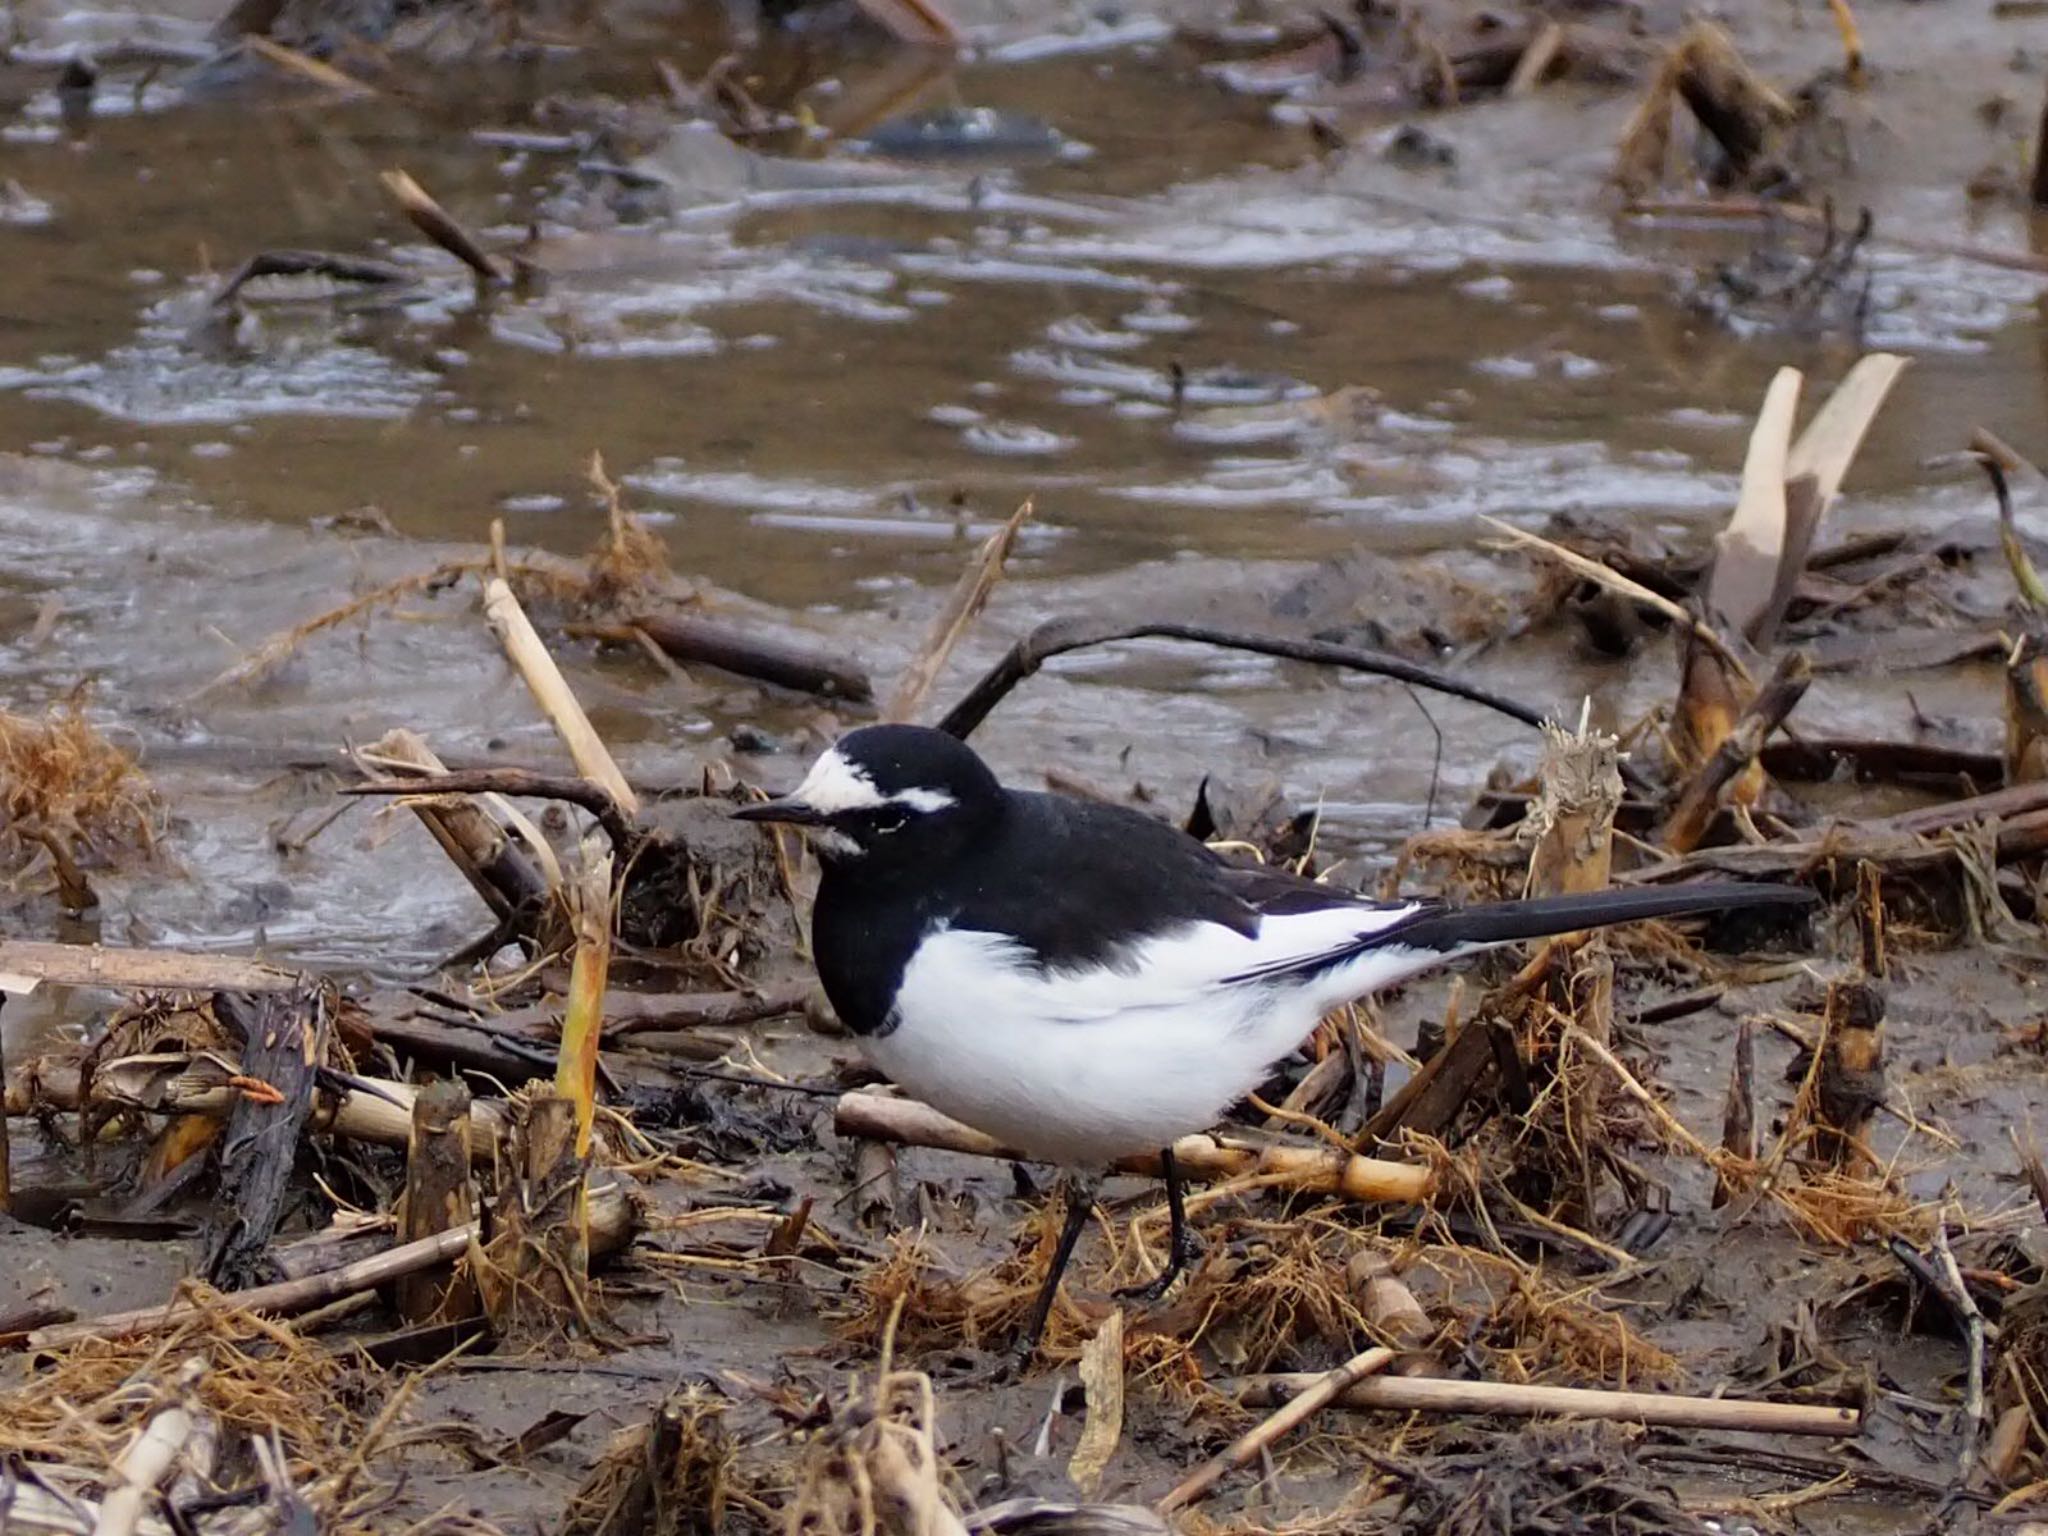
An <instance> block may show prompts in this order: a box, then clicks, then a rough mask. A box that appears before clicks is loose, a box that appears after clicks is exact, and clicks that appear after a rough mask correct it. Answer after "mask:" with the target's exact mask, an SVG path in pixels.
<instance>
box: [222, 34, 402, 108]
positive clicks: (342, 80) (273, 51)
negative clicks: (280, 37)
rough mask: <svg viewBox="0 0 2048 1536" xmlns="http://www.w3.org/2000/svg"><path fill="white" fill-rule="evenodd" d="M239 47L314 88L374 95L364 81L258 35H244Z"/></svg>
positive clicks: (351, 93) (355, 94)
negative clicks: (288, 72) (303, 79)
mask: <svg viewBox="0 0 2048 1536" xmlns="http://www.w3.org/2000/svg"><path fill="white" fill-rule="evenodd" d="M241 43H242V45H243V46H244V47H245V48H247V49H248V50H249V51H250V52H251V53H253V54H255V55H256V56H257V57H258V58H259V59H265V60H268V61H269V62H270V63H272V64H275V65H276V66H277V67H278V68H279V69H284V70H289V71H291V73H293V74H295V75H300V76H303V77H304V78H306V79H308V80H311V81H312V82H313V83H314V84H315V85H324V86H326V87H327V89H329V90H330V91H339V92H341V93H342V94H344V95H348V96H374V95H376V94H377V88H376V87H375V86H374V85H371V84H369V83H368V82H367V81H364V80H358V79H357V78H356V77H355V76H354V75H351V74H345V73H343V72H342V71H341V70H338V69H336V68H335V67H334V66H333V65H332V64H327V63H323V62H322V61H320V60H319V59H316V58H314V57H313V56H312V55H311V54H308V53H301V52H299V50H298V49H296V48H287V47H285V45H284V44H283V43H280V42H276V41H274V40H273V39H271V38H267V37H264V36H262V35H261V34H259V33H255V32H248V33H244V34H243V35H242V38H241Z"/></svg>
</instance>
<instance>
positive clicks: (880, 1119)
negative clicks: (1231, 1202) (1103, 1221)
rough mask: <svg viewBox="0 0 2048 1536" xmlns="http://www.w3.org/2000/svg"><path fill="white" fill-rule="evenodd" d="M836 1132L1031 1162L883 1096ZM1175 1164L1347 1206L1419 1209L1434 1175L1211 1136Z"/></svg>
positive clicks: (1130, 1166) (927, 1111) (863, 1097)
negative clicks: (1311, 1193) (1254, 1179)
mask: <svg viewBox="0 0 2048 1536" xmlns="http://www.w3.org/2000/svg"><path fill="white" fill-rule="evenodd" d="M832 1128H833V1129H834V1130H835V1131H837V1132H838V1133H839V1134H840V1135H842V1136H856V1137H865V1138H867V1139H869V1140H873V1141H892V1142H897V1143H899V1144H901V1145H904V1146H912V1147H932V1148H935V1149H937V1150H938V1151H941V1152H961V1153H965V1154H967V1155H968V1156H970V1157H1000V1158H1007V1159H1009V1160H1011V1161H1013V1162H1030V1161H1032V1159H1031V1158H1030V1157H1028V1156H1027V1155H1026V1154H1024V1153H1022V1152H1017V1151H1013V1150H1011V1149H1008V1148H1006V1147H1004V1146H1003V1145H1002V1144H1001V1143H1000V1142H998V1141H997V1140H996V1139H995V1138H994V1137H993V1136H986V1135H984V1134H982V1133H981V1132H980V1131H977V1130H975V1129H974V1128H973V1127H971V1126H966V1125H962V1124H961V1123H960V1122H959V1121H958V1120H954V1119H952V1118H950V1117H949V1116H946V1115H942V1114H940V1113H939V1112H938V1111H937V1110H936V1109H933V1108H932V1107H931V1106H930V1105H929V1104H921V1103H919V1102H918V1101H917V1100H915V1099H895V1098H889V1097H887V1096H885V1095H883V1094H879V1093H862V1092H854V1093H843V1094H841V1095H840V1096H839V1100H838V1103H837V1104H836V1105H835V1106H834V1108H833V1112H832ZM1172 1150H1173V1160H1174V1163H1175V1165H1176V1166H1177V1167H1178V1168H1179V1170H1180V1171H1181V1172H1182V1173H1184V1174H1192V1175H1194V1176H1196V1177H1201V1178H1211V1179H1227V1178H1236V1177H1238V1176H1240V1175H1256V1176H1258V1177H1260V1178H1267V1179H1271V1180H1273V1181H1274V1182H1275V1183H1288V1184H1291V1185H1293V1186H1294V1187H1296V1188H1300V1189H1307V1190H1315V1191H1318V1192H1322V1193H1329V1194H1341V1195H1343V1196H1345V1197H1346V1198H1347V1199H1351V1200H1361V1201H1383V1202H1386V1203H1388V1204H1394V1205H1415V1204H1419V1203H1420V1202H1422V1201H1424V1200H1426V1199H1428V1198H1429V1195H1430V1191H1431V1189H1432V1188H1433V1187H1434V1184H1435V1175H1434V1174H1432V1173H1431V1172H1430V1170H1429V1169H1427V1168H1425V1167H1423V1166H1421V1165H1420V1164H1417V1163H1391V1162H1387V1161H1384V1160H1383V1159H1380V1158H1375V1157H1357V1156H1353V1155H1351V1154H1349V1153H1345V1152H1341V1151H1338V1150H1336V1149H1335V1148H1331V1147H1295V1146H1253V1145H1250V1144H1248V1143H1245V1142H1240V1141H1235V1140H1230V1139H1226V1138H1224V1137H1220V1136H1213V1135H1207V1134H1201V1135H1194V1136H1183V1137H1182V1138H1181V1139H1180V1140H1179V1141H1177V1142H1175V1143H1174V1144H1173V1149H1172ZM1116 1170H1117V1172H1119V1173H1134V1174H1144V1175H1149V1176H1150V1177H1153V1178H1157V1177H1159V1176H1160V1173H1161V1168H1160V1161H1159V1157H1158V1155H1157V1154H1156V1153H1154V1154H1148V1155H1146V1156H1143V1157H1127V1158H1124V1159H1122V1160H1121V1161H1120V1162H1118V1163H1117V1164H1116Z"/></svg>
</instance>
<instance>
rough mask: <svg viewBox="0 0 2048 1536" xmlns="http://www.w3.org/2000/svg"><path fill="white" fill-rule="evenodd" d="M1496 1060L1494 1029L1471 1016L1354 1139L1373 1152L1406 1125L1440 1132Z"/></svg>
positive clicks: (1362, 1147) (1431, 1132)
mask: <svg viewBox="0 0 2048 1536" xmlns="http://www.w3.org/2000/svg"><path fill="white" fill-rule="evenodd" d="M1495 1065H1496V1062H1495V1058H1494V1045H1493V1040H1492V1031H1491V1030H1490V1029H1488V1028H1487V1027H1486V1025H1485V1024H1484V1023H1483V1022H1482V1021H1480V1020H1477V1019H1474V1020H1469V1021H1467V1023H1466V1024H1465V1027H1464V1028H1462V1029H1460V1030H1459V1031H1458V1033H1457V1034H1456V1035H1455V1036H1453V1037H1452V1039H1451V1040H1450V1042H1449V1043H1448V1044H1446V1045H1445V1046H1444V1047H1443V1048H1442V1049H1441V1050H1439V1051H1437V1053H1436V1054H1435V1055H1433V1056H1431V1057H1430V1058H1429V1060H1428V1061H1426V1062H1424V1063H1423V1064H1422V1068H1421V1070H1420V1071H1418V1072H1417V1073H1416V1074H1415V1075H1414V1076H1413V1077H1411V1078H1409V1079H1408V1081H1407V1082H1405V1083H1403V1084H1402V1085H1401V1088H1400V1091H1399V1092H1398V1093H1396V1094H1395V1095H1394V1096H1393V1097H1392V1098H1391V1099H1389V1100H1387V1102H1386V1103H1385V1104H1384V1105H1382V1106H1381V1108H1380V1112H1379V1113H1378V1114H1376V1115H1374V1116H1373V1117H1372V1119H1370V1120H1368V1121H1367V1122H1366V1124H1365V1128H1364V1129H1363V1130H1361V1131H1360V1132H1359V1133H1358V1138H1357V1140H1356V1142H1355V1143H1354V1145H1355V1146H1357V1147H1358V1148H1360V1149H1361V1150H1363V1151H1365V1152H1367V1153H1370V1152H1371V1150H1372V1148H1374V1147H1375V1146H1378V1145H1379V1144H1381V1143H1383V1142H1388V1141H1391V1140H1392V1139H1393V1138H1394V1137H1395V1136H1397V1135H1398V1134H1399V1133H1400V1132H1401V1131H1404V1130H1415V1131H1420V1132H1421V1133H1422V1134H1424V1135H1426V1136H1439V1135H1441V1134H1442V1133H1443V1131H1444V1129H1445V1128H1446V1127H1448V1126H1449V1125H1450V1123H1451V1121H1452V1120H1454V1119H1455V1118H1456V1117H1457V1114H1458V1111H1459V1110H1461V1109H1463V1108H1464V1107H1465V1101H1466V1100H1467V1099H1469V1098H1471V1096H1472V1094H1473V1093H1474V1092H1475V1091H1476V1090H1477V1089H1478V1087H1479V1085H1480V1083H1481V1082H1482V1081H1483V1080H1484V1079H1485V1076H1486V1073H1487V1070H1488V1069H1489V1068H1491V1067H1493V1066H1495Z"/></svg>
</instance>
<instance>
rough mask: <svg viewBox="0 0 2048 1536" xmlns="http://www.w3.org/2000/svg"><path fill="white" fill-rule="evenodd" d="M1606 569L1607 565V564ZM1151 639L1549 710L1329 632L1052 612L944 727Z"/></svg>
mask: <svg viewBox="0 0 2048 1536" xmlns="http://www.w3.org/2000/svg"><path fill="white" fill-rule="evenodd" d="M1503 526H1505V525H1503ZM1602 569H1603V570H1604V569H1606V568H1605V567H1604V566H1603V567H1602ZM1148 639H1149V640H1186V641H1190V642H1192V643H1194V644H1197V645H1216V646H1222V647H1223V648H1224V649H1226V650H1235V651H1250V652H1252V653H1253V654H1255V655H1259V656H1277V657H1279V658H1281V659H1282V660H1285V661H1308V662H1316V663H1319V664H1321V665H1323V666H1330V667H1343V668H1345V669H1347V670H1349V671H1352V672H1367V673H1371V674H1372V675H1374V676H1375V677H1391V678H1394V679H1396V680H1398V681H1400V682H1404V683H1413V684H1414V685H1415V686H1416V687H1418V688H1428V689H1430V690H1432V691H1433V692H1436V693H1444V694H1449V695H1450V696H1451V697H1453V698H1459V699H1466V700H1469V701H1470V702H1472V703H1474V704H1483V705H1485V706H1486V707H1487V708H1488V709H1491V710H1495V711H1497V712H1499V713H1500V714H1503V715H1506V716H1507V717H1508V718H1509V719H1511V720H1519V721H1521V722H1522V724H1524V725H1533V726H1540V725H1542V724H1543V722H1544V720H1545V719H1547V718H1548V717H1547V716H1546V715H1545V714H1544V712H1543V711H1542V710H1539V709H1531V708H1530V707H1529V706H1528V705H1526V704H1522V703H1519V702H1517V701H1516V700H1514V699H1510V698H1508V697H1506V696H1505V695H1502V694H1498V693H1495V692H1493V691H1492V690H1491V689H1488V688H1482V687H1481V686H1480V685H1479V684H1477V683H1471V682H1467V681H1466V680H1465V679H1463V678H1461V677H1454V676H1452V675H1451V674H1450V673H1448V672H1440V671H1438V670H1437V669H1436V668H1435V667H1426V666H1423V665H1421V664H1420V663H1418V662H1412V661H1407V660H1405V659H1403V658H1402V657H1399V656H1389V655H1387V654H1385V653H1384V652H1380V651H1368V650H1362V649H1360V648H1358V647H1356V646H1350V645H1333V644H1331V643H1329V642H1328V641H1324V640H1296V639H1289V638H1287V637H1284V636H1280V635H1258V634H1246V633H1243V632H1240V631H1236V630H1227V629H1214V628H1211V627H1210V626H1209V625H1206V624H1178V623H1171V622H1168V621H1165V620H1152V619H1143V620H1139V621H1137V622H1136V623H1120V622H1118V621H1116V620H1114V619H1098V618H1084V617H1074V618H1065V619H1049V620H1047V621H1046V622H1045V623H1043V624H1041V625H1039V626H1038V628H1036V629H1034V630H1032V631H1031V633H1030V634H1028V635H1026V636H1025V637H1024V638H1023V639H1022V640H1019V641H1018V642H1017V643H1016V644H1015V645H1013V646H1011V647H1010V650H1009V654H1008V655H1006V656H1004V657H1003V659H1002V660H1001V661H999V662H997V663H996V664H995V665H994V666H993V667H991V668H990V669H989V670H988V671H987V672H986V673H985V674H983V676H982V678H981V680H980V681H979V682H977V683H976V684H975V685H974V686H973V687H972V688H970V689H969V690H968V691H967V696H966V697H965V698H963V699H961V700H960V702H959V703H957V704H955V705H954V706H953V707H952V708H951V709H950V710H948V711H947V712H946V717H945V719H943V720H941V721H940V722H939V729H940V730H942V731H945V732H946V733H947V734H949V735H952V736H958V737H960V738H961V739H962V740H965V739H966V738H967V737H968V736H970V735H972V734H973V732H974V728H975V727H976V726H978V725H980V724H981V722H982V721H984V720H986V719H987V718H988V715H989V711H990V710H992V709H994V708H995V707H996V705H998V704H1000V703H1001V702H1002V701H1003V700H1004V698H1006V697H1007V696H1008V695H1009V694H1010V692H1011V691H1012V690H1013V689H1014V688H1016V686H1017V685H1018V684H1019V683H1021V682H1023V681H1024V680H1025V679H1026V678H1028V677H1030V676H1031V675H1032V674H1033V673H1035V672H1037V671H1038V669H1039V668H1040V667H1042V666H1044V665H1045V664H1046V663H1047V662H1048V661H1050V660H1052V658H1053V657H1055V656H1063V655H1065V654H1066V653H1067V652H1069V651H1078V650H1082V649H1084V648H1086V647H1088V646H1092V645H1108V644H1110V643H1111V642H1113V641H1117V640H1148Z"/></svg>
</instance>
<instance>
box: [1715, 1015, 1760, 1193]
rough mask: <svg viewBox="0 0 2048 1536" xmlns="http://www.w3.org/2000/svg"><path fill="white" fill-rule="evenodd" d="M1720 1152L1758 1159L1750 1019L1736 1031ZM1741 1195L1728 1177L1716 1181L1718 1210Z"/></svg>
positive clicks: (1753, 1027)
mask: <svg viewBox="0 0 2048 1536" xmlns="http://www.w3.org/2000/svg"><path fill="white" fill-rule="evenodd" d="M1721 1149H1722V1150H1723V1151H1725V1152H1727V1153H1728V1154H1729V1155H1730V1156H1732V1157H1739V1158H1742V1159H1743V1160H1744V1161H1746V1162H1747V1161H1754V1160H1755V1158H1756V1025H1755V1024H1754V1023H1752V1022H1751V1021H1750V1020H1748V1019H1744V1020H1743V1021H1742V1022H1741V1023H1740V1024H1738V1025H1737V1026H1736V1028H1735V1060H1734V1063H1733V1065H1732V1066H1731V1067H1730V1068H1729V1071H1728V1099H1727V1102H1726V1104H1725V1105H1724V1107H1723V1108H1722V1111H1721ZM1741 1193H1742V1191H1741V1190H1739V1189H1737V1188H1735V1187H1734V1186H1733V1185H1731V1184H1729V1183H1728V1181H1727V1179H1726V1178H1725V1177H1721V1176H1717V1177H1716V1178H1715V1180H1714V1205H1715V1208H1716V1209H1718V1208H1720V1207H1721V1206H1724V1205H1726V1204H1727V1203H1728V1202H1729V1201H1730V1200H1733V1199H1734V1198H1735V1197H1736V1196H1737V1195H1739V1194H1741Z"/></svg>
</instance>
